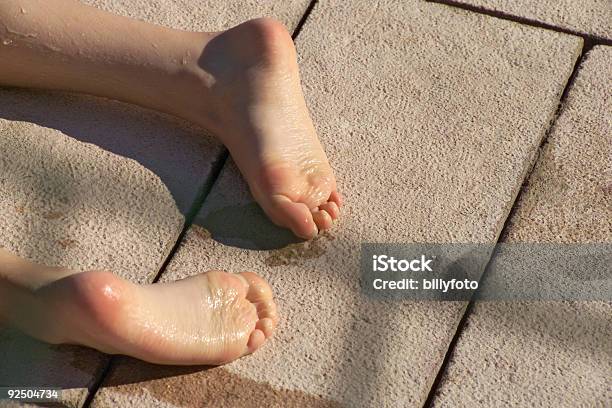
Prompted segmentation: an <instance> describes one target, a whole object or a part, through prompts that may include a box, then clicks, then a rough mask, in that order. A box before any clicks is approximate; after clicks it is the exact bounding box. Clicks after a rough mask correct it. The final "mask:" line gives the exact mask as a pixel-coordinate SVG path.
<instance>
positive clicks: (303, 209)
mask: <svg viewBox="0 0 612 408" xmlns="http://www.w3.org/2000/svg"><path fill="white" fill-rule="evenodd" d="M209 35H210V37H205V40H203V39H202V38H200V39H199V40H198V41H200V43H201V42H202V41H205V43H206V45H205V46H204V51H203V52H202V51H200V54H201V56H200V58H199V59H197V61H194V63H193V65H192V66H191V68H190V69H191V70H192V74H193V75H194V77H197V78H198V84H199V85H198V86H194V87H193V88H192V89H193V91H192V92H193V93H192V95H191V96H189V98H187V99H188V101H183V102H182V104H179V105H178V106H183V107H184V108H181V109H180V110H181V112H180V114H181V116H184V117H188V118H189V119H192V120H194V121H196V122H199V123H201V124H202V125H204V126H205V127H207V128H209V129H210V130H211V131H212V132H213V133H215V134H216V135H217V136H218V137H219V138H220V139H221V141H222V142H223V143H224V144H225V145H226V146H227V148H228V149H229V151H230V153H231V155H232V157H233V159H234V161H235V162H236V164H237V165H238V167H239V169H240V171H241V172H242V174H243V176H244V177H245V179H246V180H247V182H248V184H249V187H250V189H251V192H252V194H253V196H254V197H255V199H256V200H257V202H258V203H259V204H260V206H261V207H262V208H263V210H264V211H265V212H266V214H267V215H268V216H269V217H270V218H271V219H272V221H273V222H274V223H276V224H277V225H280V226H282V227H286V228H289V229H291V230H292V231H293V232H294V233H295V234H296V235H297V236H299V237H302V238H306V239H309V238H313V237H314V236H315V235H316V234H317V233H318V231H319V230H324V229H328V228H330V227H331V225H332V222H333V220H335V219H337V218H338V216H339V208H340V206H341V197H340V195H339V194H338V192H337V191H336V181H335V178H334V174H333V171H332V169H331V167H330V165H329V162H328V160H327V157H326V155H325V152H324V151H323V148H322V147H321V144H320V142H319V139H318V137H317V134H316V131H315V129H314V126H313V124H312V121H311V118H310V114H309V112H308V108H307V106H306V103H305V101H304V96H303V94H302V89H301V85H300V78H299V72H298V65H297V60H296V51H295V48H294V45H293V41H292V39H291V36H290V35H289V33H288V32H287V30H286V29H285V28H284V26H283V25H282V24H281V23H278V22H276V21H274V20H270V19H257V20H251V21H248V22H246V23H243V24H241V25H239V26H237V27H235V28H232V29H230V30H228V31H225V32H220V33H214V34H209ZM194 49H195V47H194ZM200 49H201V45H200ZM203 96H207V97H203Z"/></svg>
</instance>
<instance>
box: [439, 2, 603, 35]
mask: <svg viewBox="0 0 612 408" xmlns="http://www.w3.org/2000/svg"><path fill="white" fill-rule="evenodd" d="M434 1H437V0H434ZM451 3H457V4H469V5H472V6H477V7H482V8H484V9H487V10H494V11H499V12H503V13H506V14H510V15H514V16H518V17H523V18H527V19H530V20H534V21H539V22H542V23H546V24H549V25H551V26H556V27H561V28H564V29H567V30H571V31H572V32H578V33H583V34H588V35H592V36H595V37H599V38H605V39H608V40H612V3H610V1H609V0H581V1H575V0H451Z"/></svg>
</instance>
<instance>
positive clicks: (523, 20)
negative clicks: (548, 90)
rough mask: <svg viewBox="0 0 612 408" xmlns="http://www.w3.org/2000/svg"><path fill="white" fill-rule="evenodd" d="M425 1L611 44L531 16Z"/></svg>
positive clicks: (450, 0)
mask: <svg viewBox="0 0 612 408" xmlns="http://www.w3.org/2000/svg"><path fill="white" fill-rule="evenodd" d="M426 1H427V2H428V3H437V4H444V5H446V6H449V7H455V8H459V9H462V10H466V11H472V12H474V13H478V14H485V15H487V16H490V17H495V18H499V19H502V20H509V21H514V22H515V23H519V24H524V25H528V26H531V27H537V28H543V29H545V30H551V31H556V32H559V33H564V34H570V35H575V36H578V37H582V39H584V41H585V43H586V42H588V43H592V44H594V45H597V44H601V45H612V40H611V39H609V38H605V37H600V36H597V35H592V34H586V33H582V32H580V31H576V30H572V29H569V28H564V27H559V26H556V25H554V24H549V23H544V22H541V21H538V20H534V19H531V18H527V17H521V16H516V15H514V14H510V13H506V12H504V11H498V10H490V9H487V8H484V7H481V6H473V5H471V4H465V3H462V2H460V1H457V0H426Z"/></svg>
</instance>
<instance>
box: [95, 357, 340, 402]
mask: <svg viewBox="0 0 612 408" xmlns="http://www.w3.org/2000/svg"><path fill="white" fill-rule="evenodd" d="M110 387H112V388H110ZM139 397H140V399H142V400H143V401H144V400H147V399H148V400H149V401H150V397H153V398H155V399H156V400H158V401H160V402H162V403H166V404H171V405H173V406H177V407H187V408H190V407H215V408H217V407H220V408H223V407H228V408H229V407H232V408H234V407H244V408H251V407H252V408H255V407H287V408H292V407H300V408H301V407H313V408H323V407H325V408H328V407H329V408H331V407H334V408H335V407H340V406H341V405H340V404H338V403H337V402H335V401H331V400H327V399H325V398H322V397H321V396H316V395H311V394H307V393H305V392H302V391H290V390H282V389H281V390H279V389H276V388H272V387H271V386H270V385H269V384H266V383H260V382H257V381H253V380H250V379H246V378H244V377H241V376H239V375H236V374H233V373H230V372H228V371H227V370H225V369H224V368H222V367H214V368H211V367H205V366H200V367H178V366H157V365H153V364H148V363H143V362H141V361H138V360H135V359H132V358H128V357H121V358H120V364H117V365H115V369H113V370H112V371H111V373H110V375H109V377H108V378H107V380H106V381H105V383H104V384H103V385H102V387H101V388H100V390H99V392H98V398H99V399H98V400H96V401H95V402H94V406H101V407H102V406H107V404H108V403H110V402H114V403H115V404H116V403H118V402H119V403H120V402H121V401H127V400H130V401H135V400H138V399H139Z"/></svg>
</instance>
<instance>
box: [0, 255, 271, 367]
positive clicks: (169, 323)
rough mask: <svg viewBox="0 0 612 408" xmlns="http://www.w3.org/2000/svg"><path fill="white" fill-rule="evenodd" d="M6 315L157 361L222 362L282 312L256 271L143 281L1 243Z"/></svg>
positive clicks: (40, 334) (45, 336)
mask: <svg viewBox="0 0 612 408" xmlns="http://www.w3.org/2000/svg"><path fill="white" fill-rule="evenodd" d="M0 320H2V321H4V322H8V323H9V324H11V325H13V326H15V327H17V328H19V329H21V330H23V331H24V332H25V333H27V334H29V335H31V336H33V337H36V338H38V339H40V340H43V341H46V342H50V343H54V344H59V343H69V344H80V345H84V346H89V347H93V348H95V349H97V350H100V351H103V352H106V353H111V354H126V355H130V356H133V357H136V358H140V359H142V360H145V361H149V362H153V363H159V364H222V363H225V362H228V361H231V360H234V359H236V358H238V357H241V356H243V355H245V354H248V353H252V352H253V351H255V350H256V349H257V348H259V347H260V346H261V345H262V344H263V343H264V341H265V340H266V339H267V338H268V337H270V336H271V335H272V332H273V330H274V328H275V326H276V324H277V321H278V317H277V314H276V305H275V304H274V301H273V300H272V292H271V290H270V287H269V286H268V284H267V283H266V282H265V281H263V280H262V279H261V278H259V277H258V276H257V275H255V274H254V273H250V272H245V273H241V274H230V273H226V272H218V271H212V272H207V273H203V274H200V275H196V276H193V277H190V278H187V279H184V280H181V281H177V282H172V283H164V284H154V285H144V286H139V285H135V284H133V283H130V282H128V281H126V280H123V279H121V278H119V277H117V276H116V275H113V274H112V273H110V272H103V271H90V272H82V273H74V272H72V271H69V270H67V269H61V268H49V267H45V266H41V265H35V264H32V263H30V262H27V261H24V260H22V259H20V258H18V257H16V256H14V255H12V254H10V253H9V252H7V251H5V250H2V249H0Z"/></svg>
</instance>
